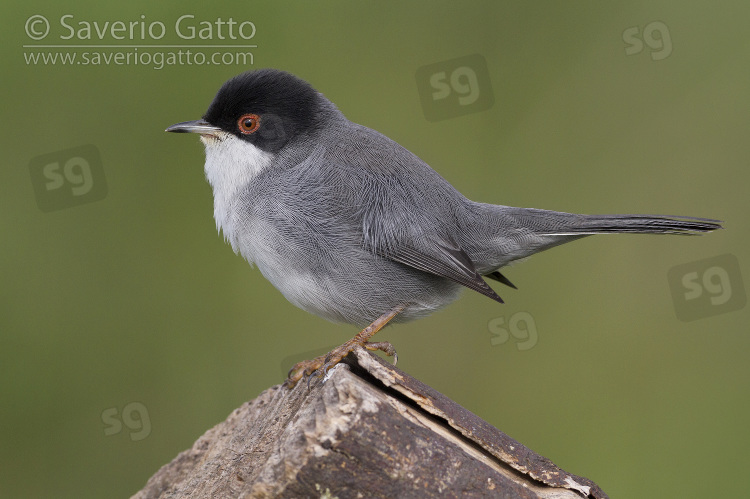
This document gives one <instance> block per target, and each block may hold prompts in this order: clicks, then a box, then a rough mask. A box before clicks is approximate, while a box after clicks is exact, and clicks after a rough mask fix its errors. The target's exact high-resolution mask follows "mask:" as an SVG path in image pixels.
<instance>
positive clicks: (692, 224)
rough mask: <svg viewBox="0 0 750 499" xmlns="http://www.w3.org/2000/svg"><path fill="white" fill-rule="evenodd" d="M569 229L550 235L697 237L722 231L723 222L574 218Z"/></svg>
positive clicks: (663, 217) (657, 217) (666, 217)
mask: <svg viewBox="0 0 750 499" xmlns="http://www.w3.org/2000/svg"><path fill="white" fill-rule="evenodd" d="M568 221H569V222H571V223H570V224H569V225H568V226H567V227H560V231H559V232H558V231H553V232H550V233H549V234H550V235H568V234H569V235H571V236H573V235H575V236H577V235H584V234H613V233H618V234H621V233H631V234H681V235H685V236H694V235H699V234H703V233H706V232H711V231H714V230H716V229H721V228H722V226H721V223H722V222H721V220H713V219H710V218H694V217H681V216H670V215H574V216H573V217H572V219H570V220H568Z"/></svg>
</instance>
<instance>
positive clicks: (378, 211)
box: [166, 69, 721, 386]
mask: <svg viewBox="0 0 750 499" xmlns="http://www.w3.org/2000/svg"><path fill="white" fill-rule="evenodd" d="M166 131H168V132H192V133H198V134H200V139H201V141H202V142H203V144H204V145H205V150H206V164H205V172H206V178H207V180H208V182H209V183H210V184H211V187H212V188H213V195H214V218H215V219H216V225H217V228H218V229H220V230H221V231H223V233H224V237H225V238H226V240H227V241H228V242H229V243H230V244H231V245H232V248H233V249H234V251H235V252H236V253H240V254H241V255H242V256H243V257H244V258H245V259H246V260H247V261H248V262H249V263H251V264H255V265H256V266H257V267H258V269H259V270H260V271H261V273H262V274H263V276H265V277H266V279H268V280H269V281H271V283H272V284H273V285H274V286H275V287H276V288H277V289H278V290H279V291H281V293H282V294H283V295H284V296H285V297H286V298H287V300H289V301H290V302H292V303H293V304H294V305H296V306H298V307H300V308H302V309H303V310H306V311H308V312H311V313H313V314H316V315H319V316H321V317H324V318H326V319H329V320H332V321H339V322H344V323H350V324H355V325H358V326H361V327H364V329H363V330H362V331H361V332H360V333H359V334H357V335H356V336H355V337H354V338H352V339H351V340H349V341H347V342H346V343H344V344H343V345H341V346H339V347H338V348H336V349H334V350H333V351H331V352H330V353H329V354H328V355H326V356H321V357H318V358H317V359H313V360H310V361H304V362H300V363H299V364H297V365H296V366H294V367H293V368H292V370H291V371H290V372H289V377H288V379H287V384H288V385H289V386H293V385H294V384H295V383H296V382H297V381H298V380H299V379H301V378H302V376H303V375H305V376H311V375H321V374H324V373H325V372H326V371H327V370H328V369H329V368H330V367H331V366H333V365H335V364H336V363H338V362H339V361H340V360H341V359H342V358H343V357H344V356H346V355H347V354H348V353H349V352H351V351H352V350H353V349H355V348H358V347H365V348H367V349H370V350H377V349H379V350H383V351H384V352H386V353H387V354H389V355H393V354H395V350H394V348H393V346H392V345H391V344H390V343H388V342H370V341H369V340H370V338H371V337H372V336H373V335H374V334H375V333H376V332H377V331H378V330H380V329H381V328H382V327H383V326H385V325H386V324H387V323H388V322H405V321H410V320H413V319H418V318H420V317H424V316H426V315H428V314H430V313H432V312H434V311H435V310H438V309H440V308H442V307H445V306H446V305H448V304H449V303H451V302H452V301H453V300H455V299H456V298H458V296H459V294H460V291H461V290H462V289H463V288H469V289H472V290H474V291H477V292H479V293H481V294H483V295H485V296H487V297H489V298H491V299H493V300H495V301H498V302H500V303H502V299H501V298H500V297H499V296H498V295H497V294H496V293H495V291H493V289H492V288H491V287H490V286H489V285H488V284H487V283H486V282H485V280H484V279H483V276H484V277H489V278H491V279H495V280H497V281H499V282H501V283H504V284H506V285H508V286H512V287H515V286H513V284H511V282H510V281H509V280H508V279H507V278H505V276H503V275H502V274H501V273H500V269H501V268H502V267H504V266H506V265H508V264H509V263H512V262H514V261H516V260H519V259H522V258H526V257H528V256H530V255H533V254H534V253H537V252H539V251H543V250H546V249H548V248H551V247H553V246H557V245H559V244H563V243H566V242H568V241H573V240H575V239H580V238H582V237H586V236H589V235H592V234H608V233H615V232H616V233H620V232H622V233H649V234H698V233H702V232H709V231H712V230H715V229H718V228H720V227H721V225H720V222H719V221H717V220H710V219H702V218H692V217H672V216H652V215H577V214H571V213H562V212H556V211H547V210H539V209H533V208H514V207H510V206H502V205H493V204H485V203H477V202H474V201H471V200H469V199H467V198H466V197H464V196H463V195H462V194H461V193H460V192H458V191H457V190H456V189H455V188H454V187H453V186H452V185H451V184H449V183H448V182H447V181H446V180H445V179H444V178H443V177H441V176H440V175H439V174H438V173H437V172H435V170H433V169H432V168H430V166H429V165H427V164H426V163H425V162H424V161H422V160H421V159H419V158H418V157H417V156H416V155H414V154H413V153H411V152H409V151H408V150H407V149H405V148H404V147H402V146H400V145H399V144H397V143H396V142H394V141H393V140H391V139H389V138H388V137H386V136H385V135H382V134H380V133H378V132H376V131H374V130H371V129H369V128H367V127H364V126H362V125H358V124H356V123H353V122H351V121H349V120H348V119H347V118H346V117H345V116H344V115H343V114H342V113H341V112H340V111H339V110H338V109H337V108H336V106H335V105H334V104H333V103H331V101H329V100H328V99H327V98H326V97H324V96H323V94H321V93H319V92H317V91H316V90H315V89H314V88H313V87H312V86H310V84H308V83H307V82H305V81H303V80H301V79H300V78H297V77H296V76H294V75H292V74H290V73H287V72H284V71H279V70H276V69H260V70H255V71H248V72H245V73H242V74H240V75H238V76H235V77H234V78H232V79H230V80H228V81H227V82H226V83H224V85H223V86H222V87H221V89H219V91H218V93H217V94H216V97H215V98H214V100H213V102H212V103H211V105H210V106H209V108H208V111H206V114H205V115H203V118H202V119H200V120H196V121H187V122H183V123H178V124H175V125H172V126H170V127H169V128H167V130H166ZM308 379H309V378H308Z"/></svg>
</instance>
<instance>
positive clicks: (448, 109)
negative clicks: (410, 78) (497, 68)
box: [416, 54, 495, 121]
mask: <svg viewBox="0 0 750 499" xmlns="http://www.w3.org/2000/svg"><path fill="white" fill-rule="evenodd" d="M416 79H417V90H418V91H419V97H420V101H421V103H422V111H423V112H424V116H425V118H427V119H428V120H430V121H440V120H444V119H448V118H454V117H456V116H461V115H464V114H469V113H476V112H479V111H484V110H487V109H489V108H491V107H492V105H493V104H494V103H495V99H494V97H493V94H492V84H491V82H490V73H489V70H488V69H487V61H485V59H484V57H482V56H481V55H479V54H474V55H468V56H465V57H459V58H458V59H451V60H449V61H443V62H438V63H436V64H430V65H428V66H422V67H421V68H419V69H418V70H417V74H416Z"/></svg>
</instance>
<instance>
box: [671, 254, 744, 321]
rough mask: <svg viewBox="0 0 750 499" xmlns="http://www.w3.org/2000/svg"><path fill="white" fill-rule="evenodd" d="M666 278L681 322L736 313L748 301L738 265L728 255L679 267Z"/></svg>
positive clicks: (734, 257) (735, 258) (674, 268)
mask: <svg viewBox="0 0 750 499" xmlns="http://www.w3.org/2000/svg"><path fill="white" fill-rule="evenodd" d="M667 277H668V280H669V285H670V288H671V289H672V300H673V301H674V306H675V311H676V313H677V317H678V318H679V319H680V320H683V321H692V320H695V319H700V318H703V317H709V316H712V315H718V314H723V313H726V312H732V311H734V310H739V309H741V308H743V307H744V306H745V303H746V301H747V300H746V296H745V288H744V286H743V283H742V276H741V274H740V264H739V261H738V260H737V257H736V256H734V255H731V254H726V255H720V256H716V257H713V258H707V259H705V260H700V261H697V262H692V263H686V264H684V265H678V266H677V267H673V268H672V269H670V270H669V273H668V276H667Z"/></svg>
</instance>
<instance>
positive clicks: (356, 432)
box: [133, 351, 607, 499]
mask: <svg viewBox="0 0 750 499" xmlns="http://www.w3.org/2000/svg"><path fill="white" fill-rule="evenodd" d="M330 374H331V376H330V379H328V381H326V382H325V383H317V384H316V385H315V386H313V387H312V388H311V389H310V390H308V388H307V385H306V384H305V383H304V382H301V383H299V384H298V385H297V386H296V387H295V388H294V389H292V390H288V389H286V388H284V387H282V386H275V387H272V388H269V389H268V390H266V391H264V392H263V393H261V394H260V395H259V396H258V397H257V398H256V399H254V400H252V401H250V402H247V403H245V404H243V405H242V406H241V407H239V408H238V409H236V410H235V411H234V412H232V414H230V415H229V417H228V418H227V420H226V421H224V422H223V423H220V424H218V425H217V426H215V427H214V428H212V429H210V430H208V431H207V432H206V433H205V434H204V435H203V436H202V437H200V438H199V439H198V441H196V442H195V444H194V445H193V447H192V448H191V449H189V450H186V451H184V452H182V453H181V454H179V455H178V456H177V457H176V458H175V459H174V460H173V461H172V462H171V463H169V464H167V465H165V466H164V467H162V468H161V469H160V470H159V471H158V472H157V473H156V474H155V475H154V476H152V477H151V478H150V479H149V480H148V483H146V486H145V487H144V488H143V490H141V491H140V492H138V493H137V494H136V495H135V496H133V497H134V498H137V499H146V498H161V499H166V498H183V497H195V498H203V497H222V498H223V497H243V498H299V497H330V498H333V497H337V498H341V499H345V498H360V497H376V498H393V497H398V498H432V497H435V498H437V497H441V498H442V497H462V498H465V497H468V498H473V497H503V498H555V499H562V498H580V497H591V498H606V497H607V495H606V494H605V493H604V492H603V491H602V490H601V489H600V488H599V487H598V486H597V485H596V484H595V483H594V482H592V481H590V480H588V479H586V478H582V477H579V476H576V475H572V474H569V473H567V472H565V471H563V470H561V469H560V468H558V467H557V466H555V465H554V464H553V463H552V462H551V461H549V460H548V459H546V458H544V457H542V456H540V455H538V454H536V453H534V452H533V451H531V450H529V449H528V448H526V447H524V446H523V445H521V444H520V443H518V442H516V441H515V440H513V439H511V438H510V437H508V436H507V435H505V434H504V433H502V432H501V431H499V430H498V429H496V428H494V427H492V426H491V425H489V424H488V423H487V422H486V421H483V420H481V419H479V418H478V417H477V416H475V415H474V414H472V413H471V412H469V411H467V410H466V409H464V408H462V407H460V406H458V405H457V404H455V403H454V402H452V401H451V400H449V399H447V398H446V397H445V396H443V395H442V394H440V393H438V392H436V391H435V390H433V389H432V388H430V387H428V386H426V385H424V384H423V383H421V382H419V381H417V380H416V379H414V378H412V377H410V376H408V375H407V374H405V373H404V372H402V371H401V370H399V369H397V368H395V367H393V366H391V365H390V364H388V363H386V362H384V361H383V360H382V359H380V358H379V357H376V356H374V355H371V354H369V353H367V352H365V351H358V352H355V353H354V354H353V355H350V356H349V357H347V359H346V364H344V363H342V364H339V365H338V366H336V367H335V368H334V369H333V370H332V371H331V373H330Z"/></svg>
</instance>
